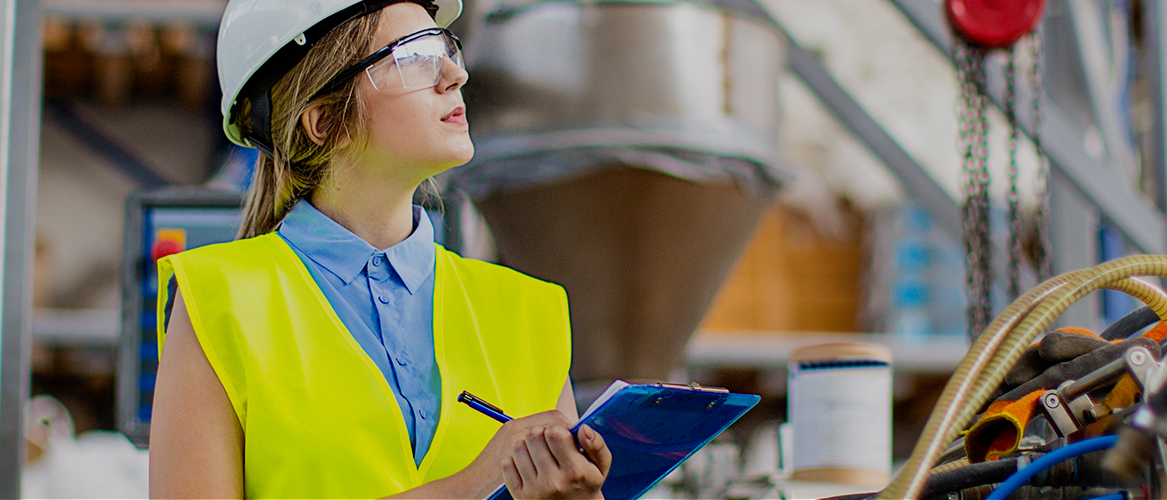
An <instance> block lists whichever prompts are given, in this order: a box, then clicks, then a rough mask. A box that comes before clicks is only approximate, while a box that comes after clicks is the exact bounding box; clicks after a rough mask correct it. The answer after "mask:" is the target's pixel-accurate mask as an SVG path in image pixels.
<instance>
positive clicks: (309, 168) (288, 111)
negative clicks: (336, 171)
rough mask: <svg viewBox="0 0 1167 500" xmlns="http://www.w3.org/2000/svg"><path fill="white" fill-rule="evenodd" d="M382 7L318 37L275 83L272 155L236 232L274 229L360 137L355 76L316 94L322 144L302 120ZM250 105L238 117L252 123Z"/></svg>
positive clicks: (368, 33) (351, 57)
mask: <svg viewBox="0 0 1167 500" xmlns="http://www.w3.org/2000/svg"><path fill="white" fill-rule="evenodd" d="M380 18H381V16H380V11H377V12H373V13H371V14H368V15H366V16H362V17H359V18H356V19H353V20H350V21H347V22H345V23H343V24H341V25H340V26H337V27H336V28H335V29H333V30H332V31H330V32H329V33H328V35H326V36H325V37H324V38H322V39H321V40H320V41H319V42H317V43H316V45H315V46H314V47H312V49H311V50H309V51H308V54H307V55H305V56H304V59H303V60H301V61H300V62H299V63H298V64H296V66H295V67H293V68H292V70H291V71H289V72H288V74H286V75H284V76H283V77H282V78H280V79H279V81H277V82H276V83H275V85H273V86H272V88H271V105H272V113H271V115H272V118H271V129H272V130H271V139H272V143H273V144H272V146H273V148H272V149H273V152H272V155H270V156H269V155H267V154H260V156H259V160H258V162H257V163H256V165H255V177H254V178H253V180H252V183H251V189H250V190H249V191H248V194H247V201H246V202H245V203H244V207H243V223H242V224H241V225H240V227H239V233H238V235H237V236H236V237H237V238H239V239H243V238H251V237H254V236H259V235H261V234H264V233H268V232H271V231H274V230H275V229H276V226H278V225H279V224H280V222H282V221H283V220H284V217H285V216H287V215H288V211H289V210H291V209H292V205H295V203H296V202H297V201H299V200H300V199H301V198H303V197H304V196H306V195H307V194H308V193H310V192H312V190H313V189H315V188H316V187H317V186H319V185H320V184H321V182H323V181H324V180H325V179H326V178H327V177H328V175H329V174H330V173H331V169H330V165H331V163H332V158H333V155H334V154H335V153H336V150H337V149H338V146H339V145H340V144H341V143H342V141H344V140H349V141H352V142H353V143H359V142H360V141H361V140H363V137H362V136H361V134H360V131H361V129H362V128H363V127H362V126H361V125H362V124H364V123H365V122H366V118H367V115H366V113H367V110H366V109H365V106H364V103H363V101H362V100H361V99H358V98H357V85H356V82H357V81H358V80H357V79H356V78H353V79H352V80H350V81H348V82H347V83H345V84H344V86H342V87H341V88H340V89H338V90H336V91H335V92H330V93H328V94H326V95H323V96H320V97H319V98H317V99H315V100H313V101H312V102H311V104H312V105H313V106H320V107H321V110H322V113H321V117H320V124H321V125H320V128H321V131H322V132H323V141H322V144H317V143H316V142H314V141H313V140H312V139H311V137H309V136H308V133H307V131H306V130H305V129H304V127H303V126H302V125H301V122H300V116H301V115H303V114H304V112H305V111H307V110H308V109H309V104H310V103H309V98H311V97H312V95H313V94H314V93H315V92H316V91H317V90H318V89H320V88H321V87H323V86H324V84H325V83H327V82H328V80H329V79H330V78H332V76H333V75H335V74H337V73H340V72H341V71H342V70H344V69H345V68H348V67H350V66H352V65H354V64H356V63H357V62H358V61H360V60H361V58H363V57H364V56H365V54H366V53H368V51H369V50H370V46H371V45H372V42H373V36H374V34H375V33H376V29H377V23H378V21H379V20H380ZM249 114H250V109H248V108H247V107H241V109H240V111H239V112H238V113H236V116H234V120H235V121H236V122H237V123H248V120H249V118H250V117H249V116H248V115H249Z"/></svg>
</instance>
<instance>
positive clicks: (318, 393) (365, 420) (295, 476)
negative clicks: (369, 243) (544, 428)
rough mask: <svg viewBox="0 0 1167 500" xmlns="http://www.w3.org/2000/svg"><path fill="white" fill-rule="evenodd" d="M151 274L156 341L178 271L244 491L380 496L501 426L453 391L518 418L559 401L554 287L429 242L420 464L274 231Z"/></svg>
mask: <svg viewBox="0 0 1167 500" xmlns="http://www.w3.org/2000/svg"><path fill="white" fill-rule="evenodd" d="M158 269H159V270H158V275H159V283H160V286H159V292H160V293H159V299H158V303H159V315H158V317H159V327H158V332H159V335H158V345H159V346H162V343H163V341H164V339H165V333H164V325H163V324H162V322H163V321H164V319H163V318H164V317H165V316H164V314H162V312H163V308H164V305H165V304H166V302H167V285H166V284H167V283H169V282H170V278H171V277H172V276H174V277H177V282H178V288H179V290H180V291H181V294H182V299H183V301H184V302H185V303H186V306H187V310H188V311H189V312H190V319H191V324H192V326H193V327H194V331H195V335H196V336H197V337H198V340H199V343H200V344H201V345H202V348H203V352H204V353H205V354H206V356H207V360H208V361H210V363H211V367H213V368H214V370H215V373H216V375H217V376H218V378H219V381H220V382H221V383H222V384H223V388H224V389H226V391H227V396H228V398H230V400H231V405H232V406H234V408H235V414H236V415H237V416H238V417H239V425H240V426H241V427H242V429H243V435H244V450H243V453H244V457H243V469H244V471H243V473H244V474H243V475H244V492H245V494H246V495H247V497H249V498H377V497H381V496H385V495H392V494H395V493H398V492H401V491H404V490H407V489H410V488H414V487H416V486H419V485H421V484H423V483H426V482H429V481H433V480H435V479H440V478H443V477H447V476H449V475H451V474H453V473H455V472H457V471H459V470H461V469H463V468H465V467H466V466H467V465H468V464H469V463H470V462H471V461H472V460H473V459H474V458H475V457H476V456H477V455H478V453H479V452H481V451H482V449H483V448H484V447H485V446H486V443H487V441H489V440H490V438H491V437H492V436H493V435H494V433H495V432H496V431H497V430H498V428H499V426H500V424H499V423H498V422H496V421H494V420H492V419H490V418H488V417H486V416H485V415H482V414H480V413H478V412H475V411H473V410H471V409H470V408H468V407H466V406H464V405H461V404H458V403H457V402H456V398H457V396H458V394H459V393H461V392H462V391H463V390H467V391H470V392H472V393H474V394H475V395H478V396H481V397H482V398H483V399H486V400H487V401H490V402H492V403H495V404H496V405H498V406H500V407H501V408H503V410H505V411H506V412H507V413H508V414H510V415H512V416H525V415H529V414H533V413H538V412H541V411H546V410H550V409H553V408H555V406H556V402H557V400H558V398H559V394H560V392H561V391H562V390H563V385H564V382H565V381H566V380H567V370H568V365H569V363H570V358H571V353H570V349H571V343H570V330H569V324H568V323H569V322H568V315H567V297H566V295H565V294H564V291H563V289H562V288H560V287H559V286H557V285H553V284H550V283H546V282H542V281H539V280H536V279H534V278H530V277H527V276H524V275H522V274H520V273H518V272H515V271H513V270H510V269H507V268H504V267H500V266H496V265H493V264H488V263H485V262H480V261H475V260H469V259H463V258H461V257H459V256H458V255H456V254H454V253H451V252H448V251H446V250H445V249H444V248H442V247H441V246H438V252H437V265H436V269H435V277H434V350H435V356H436V358H437V365H438V370H439V372H440V374H441V382H442V389H441V390H442V395H441V398H442V399H441V414H440V416H439V420H438V427H437V430H436V432H435V434H434V437H433V442H432V444H431V445H430V449H429V452H428V453H427V454H426V456H425V458H424V459H423V460H422V462H421V465H420V466H418V465H416V464H415V463H414V459H413V451H412V448H411V446H410V442H409V435H408V432H407V431H406V427H405V421H404V419H403V417H402V415H401V410H399V409H398V406H397V400H396V398H394V397H393V394H392V392H391V390H390V388H389V384H388V383H387V382H386V381H385V378H384V376H383V375H382V374H381V372H380V370H378V369H377V366H376V365H375V364H373V361H372V360H371V359H370V358H369V357H368V355H367V354H365V351H364V350H363V349H362V348H361V346H360V345H359V344H357V342H356V340H354V339H353V337H352V335H351V334H350V333H349V331H348V329H346V328H345V326H344V324H343V323H341V321H340V318H338V317H337V315H336V312H335V311H334V310H333V309H332V307H331V306H330V305H329V303H328V300H327V299H326V298H325V297H324V294H323V293H322V292H321V291H320V287H319V286H317V285H316V283H315V282H314V281H313V280H312V277H311V276H310V275H309V274H308V270H307V269H306V268H305V267H304V264H303V262H301V261H300V258H299V257H298V256H296V254H295V253H294V252H293V251H292V249H291V248H289V247H288V245H287V243H285V242H284V240H283V239H282V238H280V237H279V236H278V235H276V234H275V233H270V234H266V235H263V236H259V237H256V238H251V239H247V240H240V241H234V242H231V243H224V244H219V245H210V246H206V247H201V248H197V249H194V250H190V251H187V252H183V253H180V254H176V255H172V256H170V257H166V258H164V259H161V260H159V261H158Z"/></svg>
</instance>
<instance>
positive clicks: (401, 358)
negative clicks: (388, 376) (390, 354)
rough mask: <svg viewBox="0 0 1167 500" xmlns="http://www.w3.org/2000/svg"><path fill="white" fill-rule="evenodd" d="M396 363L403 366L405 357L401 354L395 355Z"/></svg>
mask: <svg viewBox="0 0 1167 500" xmlns="http://www.w3.org/2000/svg"><path fill="white" fill-rule="evenodd" d="M397 364H399V365H401V366H405V358H403V357H401V356H397Z"/></svg>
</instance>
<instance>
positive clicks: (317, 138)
mask: <svg viewBox="0 0 1167 500" xmlns="http://www.w3.org/2000/svg"><path fill="white" fill-rule="evenodd" d="M300 125H301V126H303V127H304V133H306V134H308V138H309V139H311V140H312V142H315V143H316V145H317V146H323V145H324V141H325V139H326V138H327V137H328V133H327V132H326V129H327V127H326V124H325V117H324V108H322V107H321V106H319V105H310V106H309V107H308V109H306V110H305V111H304V113H302V114H301V115H300Z"/></svg>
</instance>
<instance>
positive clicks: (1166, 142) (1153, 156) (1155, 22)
mask: <svg viewBox="0 0 1167 500" xmlns="http://www.w3.org/2000/svg"><path fill="white" fill-rule="evenodd" d="M1142 6H1143V27H1144V28H1143V29H1144V30H1145V33H1146V47H1147V50H1146V57H1147V61H1146V62H1147V77H1148V79H1149V80H1150V85H1148V86H1147V88H1148V90H1149V93H1150V98H1151V117H1152V118H1151V119H1152V123H1151V131H1150V132H1149V133H1148V135H1149V136H1150V138H1149V140H1148V141H1147V158H1146V163H1145V165H1146V166H1147V169H1149V170H1150V172H1151V176H1152V179H1154V182H1155V185H1156V188H1157V191H1158V199H1157V200H1156V201H1157V203H1158V205H1159V207H1160V208H1164V207H1167V175H1165V174H1167V88H1164V83H1167V6H1164V5H1162V4H1160V3H1159V2H1143V4H1142Z"/></svg>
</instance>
